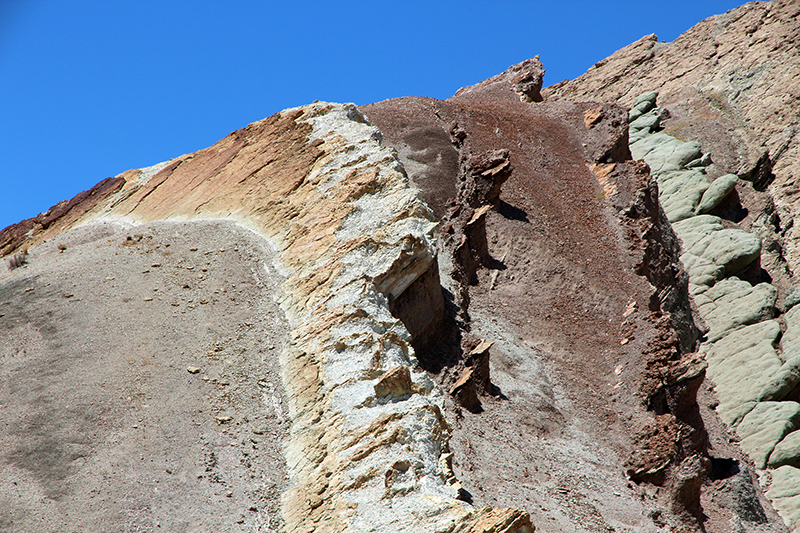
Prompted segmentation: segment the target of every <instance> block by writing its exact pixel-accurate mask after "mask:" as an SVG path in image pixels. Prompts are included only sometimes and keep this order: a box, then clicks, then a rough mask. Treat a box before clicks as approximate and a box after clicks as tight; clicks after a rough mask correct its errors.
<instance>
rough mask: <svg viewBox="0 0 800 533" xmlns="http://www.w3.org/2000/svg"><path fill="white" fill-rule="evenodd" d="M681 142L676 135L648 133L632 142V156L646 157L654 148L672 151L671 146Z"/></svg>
mask: <svg viewBox="0 0 800 533" xmlns="http://www.w3.org/2000/svg"><path fill="white" fill-rule="evenodd" d="M680 142H681V141H679V140H678V139H676V138H675V137H672V136H671V135H667V134H666V133H661V132H656V133H653V134H652V135H647V136H645V137H644V138H642V139H640V140H638V141H636V142H630V149H631V156H633V158H634V159H644V158H645V156H647V155H648V154H650V153H651V152H653V151H654V150H661V149H666V150H669V151H671V149H670V148H669V147H670V146H673V147H674V146H677V145H678V144H679V143H680ZM651 169H652V167H651Z"/></svg>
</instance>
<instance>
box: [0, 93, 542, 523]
mask: <svg viewBox="0 0 800 533" xmlns="http://www.w3.org/2000/svg"><path fill="white" fill-rule="evenodd" d="M122 180H124V182H122ZM113 183H114V186H115V187H114V189H113V190H112V191H111V193H110V194H107V195H106V197H105V198H103V199H101V200H99V201H96V202H93V203H92V204H91V205H87V206H86V209H84V213H83V214H82V216H79V217H74V218H69V219H64V220H63V227H62V226H61V225H58V224H56V225H54V226H49V227H48V226H45V225H43V224H42V225H41V226H42V227H41V228H38V227H37V230H36V231H34V232H31V233H28V235H27V240H26V241H25V244H24V245H25V246H29V245H33V244H36V243H37V242H40V241H42V240H44V239H47V238H50V237H52V236H53V235H55V234H57V233H58V232H59V231H63V229H64V228H65V227H66V228H68V227H70V226H74V225H76V224H80V223H84V222H87V221H91V220H105V221H113V220H121V221H125V222H128V223H135V224H141V223H145V222H150V221H155V220H207V219H227V220H233V221H236V222H238V223H239V224H241V225H243V226H245V227H248V228H250V229H252V230H253V231H255V232H256V233H257V234H259V235H262V236H263V237H265V238H267V239H268V240H269V242H270V243H271V244H272V245H273V246H275V247H276V248H277V264H278V266H279V268H280V269H281V271H282V272H283V273H284V274H285V276H286V280H285V282H284V283H283V285H282V291H281V296H280V298H279V299H280V304H281V306H282V308H283V309H284V311H285V313H286V317H287V320H288V322H289V326H290V329H291V332H290V342H289V346H288V348H287V349H286V350H284V352H283V354H282V355H281V368H282V373H283V379H284V385H285V387H286V391H287V395H288V399H289V408H290V418H291V430H290V436H289V439H288V441H287V443H286V447H285V453H286V456H287V468H288V471H289V476H290V488H289V489H288V491H287V492H286V493H285V494H284V497H283V514H284V518H285V520H286V524H287V527H288V529H289V530H291V531H312V530H323V531H340V530H348V531H362V530H363V531H366V530H370V531H396V530H402V529H413V530H415V531H472V530H480V531H498V532H500V531H504V532H506V531H507V532H516V531H520V532H524V531H531V530H532V528H531V526H530V521H529V518H528V516H527V513H524V512H522V511H518V510H501V509H490V508H488V507H487V508H484V509H477V510H476V509H474V508H473V507H472V506H470V505H469V504H467V503H465V502H463V501H460V500H458V499H457V497H458V496H459V485H458V482H457V480H456V479H455V478H454V476H453V473H452V470H451V467H450V452H449V449H448V440H449V434H450V428H449V426H448V423H447V421H446V420H445V419H444V416H443V413H442V393H441V391H440V389H439V388H438V387H437V386H436V385H435V384H434V383H433V382H432V381H431V380H430V379H429V378H428V377H427V375H426V374H425V373H424V372H421V370H420V369H419V367H418V365H417V363H416V359H415V356H414V350H413V348H412V347H411V345H410V341H411V336H410V334H409V332H408V330H407V328H406V327H405V326H404V325H403V323H402V322H401V321H400V320H399V319H397V318H395V317H394V316H392V314H391V313H390V306H391V304H392V303H393V302H396V301H397V300H399V299H401V298H402V297H403V296H404V294H405V293H406V292H407V291H410V292H413V293H414V294H416V295H417V298H427V299H430V301H428V302H422V303H423V304H425V305H423V306H422V307H425V308H428V309H432V310H433V312H432V313H431V315H430V316H429V318H428V321H432V320H434V319H435V318H436V310H437V309H439V310H440V309H441V305H442V303H441V292H439V293H438V294H437V293H436V292H431V291H424V290H423V291H416V292H414V291H412V290H411V289H410V287H412V286H414V284H415V282H417V281H418V280H420V279H423V278H424V279H425V280H427V282H429V280H430V278H431V275H430V274H429V272H433V279H434V281H435V280H436V279H438V267H437V262H436V251H435V247H434V244H433V242H432V231H433V229H434V228H435V226H436V224H435V222H434V221H433V217H432V214H431V212H430V210H429V209H428V208H427V207H426V206H425V205H424V204H423V203H422V202H421V201H420V200H419V199H418V197H417V193H416V190H415V189H413V188H411V187H409V184H408V181H407V178H406V176H405V173H404V170H403V168H402V166H401V165H400V163H399V162H398V161H397V159H396V157H395V155H394V152H393V151H392V150H390V149H387V148H382V147H381V146H380V133H379V132H378V130H377V129H376V128H374V127H372V126H371V125H369V124H368V123H367V121H366V119H365V118H364V116H363V115H362V114H361V112H360V111H359V110H358V109H357V108H356V107H355V106H353V105H335V104H325V103H318V104H314V105H311V106H307V107H304V108H298V109H292V110H287V111H284V112H281V113H278V114H276V115H274V116H272V117H270V118H269V119H266V120H263V121H261V122H257V123H254V124H251V125H250V126H248V127H247V128H245V129H243V130H240V131H237V132H234V133H232V134H231V135H229V136H228V137H226V138H225V139H223V140H222V141H220V142H219V143H217V144H216V145H214V146H212V147H210V148H208V149H206V150H202V151H200V152H197V153H195V154H190V155H187V156H182V157H180V158H177V159H174V160H171V161H169V162H166V163H164V164H161V165H158V166H156V167H153V168H150V169H144V170H141V171H129V172H127V173H124V174H123V175H121V176H120V177H119V178H117V180H115V181H114V182H113ZM311 206H313V207H311ZM9 233H12V234H14V235H16V233H15V232H9ZM13 243H14V244H12V247H13V246H16V247H20V246H23V244H22V243H21V241H19V240H16V241H13ZM426 274H428V275H427V277H426ZM435 285H436V287H438V282H437V283H435ZM437 297H438V299H437ZM407 303H408V302H407ZM414 303H415V302H413V301H412V302H410V303H409V305H410V304H414ZM417 304H420V302H417ZM415 327H417V328H419V329H420V330H424V329H425V327H426V324H425V323H424V321H423V322H422V323H420V322H419V320H417V321H416V322H415Z"/></svg>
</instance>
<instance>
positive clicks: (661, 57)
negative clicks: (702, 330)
mask: <svg viewBox="0 0 800 533" xmlns="http://www.w3.org/2000/svg"><path fill="white" fill-rule="evenodd" d="M799 9H800V7H798V5H797V3H796V2H790V1H775V2H753V3H750V4H747V5H745V6H742V7H740V8H737V9H734V10H732V11H730V12H728V13H726V14H724V15H718V16H715V17H711V18H709V19H707V20H705V21H703V22H701V23H700V24H698V25H697V26H695V27H694V28H692V29H691V30H689V31H687V32H686V33H684V34H683V35H681V36H680V37H679V38H678V39H676V40H675V41H674V42H672V43H658V42H657V41H656V37H655V36H654V35H651V36H647V37H644V38H642V39H641V40H639V41H638V42H636V43H634V44H632V45H630V46H628V47H626V48H624V49H622V50H620V51H619V52H617V53H615V54H614V55H612V56H611V57H609V58H608V59H606V60H604V61H601V62H600V63H598V64H597V65H595V66H594V67H592V68H591V69H590V70H589V71H588V72H587V73H586V74H585V75H583V76H581V77H579V78H577V79H576V80H573V81H566V82H563V83H560V84H557V85H554V86H552V87H549V88H547V89H544V90H543V91H542V92H543V94H544V95H545V97H546V98H550V99H561V98H566V99H569V100H574V99H578V100H582V99H599V100H602V101H609V100H610V101H617V102H619V103H621V104H623V105H627V106H631V111H630V117H629V118H630V121H631V122H630V128H631V134H630V142H631V152H632V154H633V156H634V157H636V158H642V159H644V160H645V161H646V162H647V163H648V165H649V166H650V168H651V171H652V173H653V175H654V176H655V177H656V179H657V181H658V184H659V198H660V200H661V202H662V204H663V205H664V209H665V211H666V212H667V215H668V217H669V219H670V221H671V222H673V228H674V230H675V232H676V233H677V234H678V236H679V237H680V239H681V244H682V255H681V261H682V262H683V264H684V265H685V267H686V269H687V271H688V273H689V282H690V292H691V293H692V294H693V296H694V300H695V302H696V304H697V310H698V315H699V318H701V319H702V321H703V322H704V323H705V326H706V328H707V330H706V331H707V334H706V343H705V345H704V346H703V351H705V352H706V353H707V355H706V359H707V360H708V365H709V370H708V371H709V376H710V377H711V378H712V380H713V381H714V383H715V386H716V393H717V395H718V399H719V400H718V401H719V406H718V407H717V412H718V413H719V415H720V417H721V418H722V419H723V420H724V421H725V422H726V423H727V424H728V425H730V427H731V428H735V432H736V433H737V434H738V436H739V438H740V439H741V446H742V448H743V449H744V450H745V451H746V452H747V454H748V455H749V456H750V458H751V459H752V460H753V462H754V465H755V467H756V468H757V469H764V468H768V467H769V468H775V467H780V468H783V469H784V470H781V472H782V473H785V472H788V470H786V469H789V468H793V467H792V466H789V465H791V464H796V459H792V458H791V456H793V455H794V454H795V453H797V450H796V446H795V444H794V442H795V440H796V436H795V435H794V431H795V430H796V429H797V428H798V426H797V424H798V421H797V405H798V404H797V403H796V400H797V399H798V397H797V394H796V392H795V389H796V386H797V383H798V377H797V376H798V371H797V366H796V365H797V362H796V361H794V359H793V354H794V353H795V351H796V350H797V348H796V346H795V344H796V341H795V339H794V337H793V336H792V334H789V335H788V336H787V335H786V334H784V335H783V336H782V337H781V331H782V330H785V331H786V332H787V333H788V332H789V331H791V328H792V326H791V324H792V321H793V315H792V314H791V312H788V313H786V314H785V315H783V316H781V311H783V310H788V309H789V307H790V306H791V305H792V303H793V300H792V296H791V294H792V293H791V289H792V286H793V282H792V279H791V276H792V275H793V273H794V272H796V269H797V267H798V265H799V264H800V263H798V260H800V256H799V255H798V250H799V249H800V248H799V247H798V246H800V244H799V243H800V241H798V239H797V235H796V234H795V231H796V229H795V228H794V224H793V220H794V218H795V215H796V211H797V203H796V195H795V194H794V192H793V191H794V190H795V189H796V187H795V183H794V182H795V181H796V177H797V176H798V175H800V173H798V171H799V170H800V168H798V166H797V165H798V163H797V161H798V158H797V155H798V151H800V148H798V146H799V145H798V142H797V138H796V136H795V130H796V128H797V125H798V120H799V119H798V114H797V109H798V107H800V101H799V100H800V89H798V88H799V87H800V85H798V81H797V74H798V73H799V72H800V58H799V57H798V50H797V47H796V46H795V45H794V44H793V43H794V42H795V41H796V40H797V36H798V35H800V22H799V21H798V15H800V11H799ZM656 97H657V98H658V104H659V107H656ZM767 282H769V283H767ZM784 300H785V301H787V303H788V305H785V306H781V302H782V301H784ZM776 316H777V317H776ZM773 455H774V458H772V456H773ZM775 472H776V475H777V471H775ZM771 477H774V476H772V475H771V474H769V473H764V474H762V475H760V477H759V479H760V480H761V482H762V484H763V485H764V487H765V488H769V487H771V484H770V479H771ZM789 477H790V476H789ZM781 479H783V478H781ZM780 483H781V481H779V484H780ZM784 493H785V491H784V490H783V489H778V490H772V489H769V491H768V492H767V494H768V495H769V496H770V497H771V498H772V501H773V504H774V505H775V508H776V509H778V510H779V512H780V514H781V516H782V517H783V518H784V521H785V522H786V523H787V524H788V525H790V526H791V527H797V525H798V523H799V522H798V521H797V516H798V515H797V512H798V511H797V509H800V507H798V504H797V501H796V500H793V499H792V496H787V495H786V494H784Z"/></svg>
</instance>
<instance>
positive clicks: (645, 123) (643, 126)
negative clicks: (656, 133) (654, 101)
mask: <svg viewBox="0 0 800 533" xmlns="http://www.w3.org/2000/svg"><path fill="white" fill-rule="evenodd" d="M660 123H661V115H660V114H658V113H657V112H650V113H645V114H643V115H641V116H640V117H639V118H637V119H636V120H634V121H633V122H631V123H630V125H629V126H628V129H629V130H630V131H639V130H647V131H653V130H654V129H656V128H658V126H659V124H660Z"/></svg>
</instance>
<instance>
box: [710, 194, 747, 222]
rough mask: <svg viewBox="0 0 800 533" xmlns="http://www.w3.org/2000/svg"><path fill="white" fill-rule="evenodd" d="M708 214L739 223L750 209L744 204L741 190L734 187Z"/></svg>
mask: <svg viewBox="0 0 800 533" xmlns="http://www.w3.org/2000/svg"><path fill="white" fill-rule="evenodd" d="M708 214H709V215H715V216H718V217H719V218H721V219H724V220H729V221H731V222H736V223H739V222H741V221H742V220H744V219H745V218H747V215H748V214H749V211H748V209H747V208H746V207H743V206H742V202H741V199H740V198H739V191H737V190H736V189H734V190H733V191H731V193H730V194H729V195H728V196H726V197H725V199H724V200H723V201H722V202H721V203H720V204H719V205H718V206H717V207H715V208H714V209H712V210H711V211H709V212H708Z"/></svg>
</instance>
